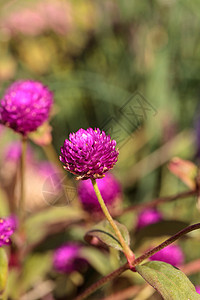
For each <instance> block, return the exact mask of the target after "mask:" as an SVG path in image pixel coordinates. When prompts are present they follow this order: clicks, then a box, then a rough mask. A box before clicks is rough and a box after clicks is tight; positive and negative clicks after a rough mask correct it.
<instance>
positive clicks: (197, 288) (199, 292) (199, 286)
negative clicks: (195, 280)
mask: <svg viewBox="0 0 200 300" xmlns="http://www.w3.org/2000/svg"><path fill="white" fill-rule="evenodd" d="M195 289H196V292H197V293H198V294H200V285H197V286H195Z"/></svg>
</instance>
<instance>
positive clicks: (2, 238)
mask: <svg viewBox="0 0 200 300" xmlns="http://www.w3.org/2000/svg"><path fill="white" fill-rule="evenodd" d="M16 228H17V219H16V217H15V216H11V217H8V218H6V219H3V218H0V247H2V246H4V245H10V243H11V241H10V236H11V235H12V234H13V233H14V231H15V229H16Z"/></svg>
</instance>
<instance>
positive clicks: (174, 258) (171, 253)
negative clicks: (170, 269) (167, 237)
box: [149, 245, 184, 267]
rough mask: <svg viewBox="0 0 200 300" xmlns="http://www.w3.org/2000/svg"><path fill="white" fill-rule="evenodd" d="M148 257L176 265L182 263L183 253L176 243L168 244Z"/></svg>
mask: <svg viewBox="0 0 200 300" xmlns="http://www.w3.org/2000/svg"><path fill="white" fill-rule="evenodd" d="M149 259H150V260H159V261H163V262H166V263H168V264H171V265H173V266H175V267H176V266H179V265H181V264H182V263H183V261H184V255H183V252H182V250H181V248H180V247H179V246H178V245H169V246H167V247H165V248H163V249H162V250H160V251H158V252H156V253H155V254H154V255H152V256H151V257H150V258H149Z"/></svg>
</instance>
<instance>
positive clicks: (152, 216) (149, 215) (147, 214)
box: [137, 208, 162, 229]
mask: <svg viewBox="0 0 200 300" xmlns="http://www.w3.org/2000/svg"><path fill="white" fill-rule="evenodd" d="M161 220H162V215H161V213H159V212H158V211H157V210H156V209H152V208H150V209H145V210H144V211H142V212H141V213H140V214H139V216H138V222H137V228H138V229H140V228H142V227H145V226H147V225H150V224H153V223H157V222H159V221H161Z"/></svg>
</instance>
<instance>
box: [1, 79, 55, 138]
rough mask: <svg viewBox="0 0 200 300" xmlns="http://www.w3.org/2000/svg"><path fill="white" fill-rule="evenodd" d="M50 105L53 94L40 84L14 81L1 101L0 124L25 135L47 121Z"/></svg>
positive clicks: (31, 81) (30, 81) (29, 81)
mask: <svg viewBox="0 0 200 300" xmlns="http://www.w3.org/2000/svg"><path fill="white" fill-rule="evenodd" d="M52 104H53V94H52V92H50V91H49V89H48V88H47V87H46V86H44V85H42V83H40V82H38V81H33V80H26V81H22V80H21V81H16V82H14V83H13V84H12V85H11V86H10V87H9V88H8V89H7V91H6V92H5V94H4V96H3V98H2V99H1V103H0V122H1V123H2V124H4V125H6V126H8V127H10V128H12V129H13V130H15V131H16V132H18V133H21V134H23V135H27V134H28V133H29V132H31V131H35V130H36V129H37V128H38V127H39V126H40V125H42V123H43V122H44V121H46V120H47V119H48V117H49V112H50V109H51V106H52Z"/></svg>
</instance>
